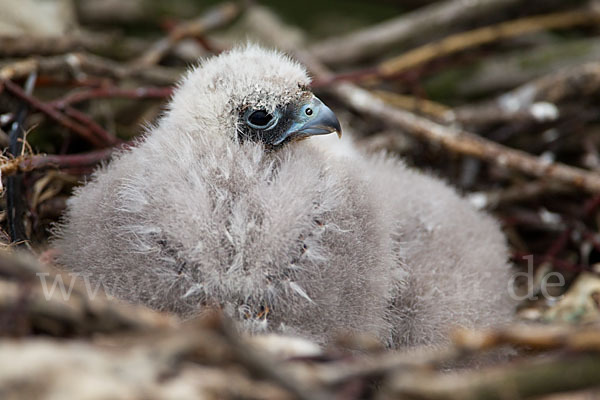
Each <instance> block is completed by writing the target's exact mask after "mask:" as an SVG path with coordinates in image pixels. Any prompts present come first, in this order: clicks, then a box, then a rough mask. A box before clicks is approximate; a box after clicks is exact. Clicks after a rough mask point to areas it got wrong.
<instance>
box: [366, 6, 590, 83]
mask: <svg viewBox="0 0 600 400" xmlns="http://www.w3.org/2000/svg"><path fill="white" fill-rule="evenodd" d="M598 21H600V14H598V13H597V12H594V11H593V10H591V9H583V10H576V11H565V12H558V13H553V14H547V15H537V16H534V17H527V18H521V19H517V20H514V21H508V22H502V23H500V24H497V25H491V26H485V27H483V28H478V29H474V30H472V31H468V32H461V33H457V34H454V35H450V36H448V37H446V38H444V39H443V40H440V41H439V42H434V43H429V44H426V45H424V46H421V47H418V48H416V49H414V50H410V51H408V52H406V53H403V54H402V55H400V56H397V57H394V58H392V59H389V60H386V61H384V62H382V63H381V64H379V65H378V66H377V68H376V72H375V73H376V74H377V75H378V76H379V77H384V78H385V77H389V76H394V75H397V74H399V73H402V72H404V71H406V70H408V69H411V68H415V67H417V66H419V65H422V64H425V63H427V62H429V61H431V60H433V59H435V58H440V57H444V56H448V55H450V54H453V53H456V52H459V51H464V50H467V49H469V48H472V47H476V46H481V45H483V44H487V43H491V42H496V41H499V40H502V39H509V38H513V37H516V36H522V35H525V34H528V33H533V32H539V31H542V30H549V29H559V28H568V27H572V26H577V25H588V24H595V23H597V22H598Z"/></svg>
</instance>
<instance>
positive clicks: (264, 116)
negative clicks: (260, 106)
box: [248, 110, 273, 128]
mask: <svg viewBox="0 0 600 400" xmlns="http://www.w3.org/2000/svg"><path fill="white" fill-rule="evenodd" d="M272 119H273V116H272V115H271V114H269V113H267V112H266V111H265V110H257V111H254V112H253V113H252V114H250V115H249V116H248V122H249V123H250V125H253V126H255V127H257V128H263V127H265V126H267V125H269V122H271V120H272Z"/></svg>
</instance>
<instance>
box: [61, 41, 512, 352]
mask: <svg viewBox="0 0 600 400" xmlns="http://www.w3.org/2000/svg"><path fill="white" fill-rule="evenodd" d="M309 84H310V79H309V78H308V75H307V73H306V71H305V69H304V68H303V67H302V66H301V65H299V64H298V63H296V62H295V61H292V60H291V59H290V58H288V57H286V56H285V55H282V54H281V53H278V52H275V51H270V50H265V49H263V48H260V47H258V46H255V45H247V46H244V47H239V48H236V49H233V50H231V51H229V52H226V53H223V54H221V55H219V56H217V57H214V58H211V59H209V60H206V61H204V62H202V63H201V64H200V65H199V66H198V67H196V68H194V69H192V70H191V71H190V72H189V73H188V74H187V75H186V76H185V77H184V78H183V79H182V80H181V82H180V84H179V85H178V87H177V89H176V91H175V94H174V95H173V98H172V99H171V101H170V103H169V106H168V110H167V111H166V112H165V114H164V115H163V116H162V118H161V119H160V120H159V122H158V124H157V125H156V126H154V127H151V128H149V130H148V132H147V134H146V135H145V136H144V138H143V139H141V140H140V141H139V143H138V144H137V145H136V146H135V147H133V148H131V149H129V150H124V151H122V152H121V153H120V154H118V155H116V156H115V157H114V158H113V160H112V162H111V163H110V164H109V165H108V166H104V167H102V168H101V169H99V170H98V171H96V173H95V174H94V175H93V177H92V179H91V180H90V182H88V183H87V184H86V185H85V186H83V187H81V188H79V189H78V190H76V192H75V194H74V196H73V197H72V198H71V199H70V200H69V203H68V210H67V213H66V215H65V218H64V221H63V222H62V224H61V225H60V226H59V227H58V228H57V230H56V238H55V240H54V245H55V246H56V247H57V248H58V250H59V252H58V253H59V256H58V260H57V261H58V263H59V264H61V265H63V266H64V267H65V268H67V269H69V270H71V271H74V272H77V273H79V274H82V275H87V276H88V277H89V279H90V280H91V281H92V282H93V283H96V284H97V285H98V284H101V285H103V287H104V289H105V290H106V291H107V292H108V293H109V294H111V295H114V296H116V297H119V298H122V299H125V300H128V301H131V302H135V303H143V304H146V305H148V306H150V307H152V308H155V309H157V310H164V311H170V312H174V313H177V314H179V315H182V316H183V317H191V316H194V315H197V314H198V313H200V312H201V311H202V310H203V309H205V307H207V306H212V305H216V306H219V307H221V308H222V309H223V310H224V311H225V312H226V313H227V314H228V315H230V316H231V317H233V318H234V319H235V320H237V321H238V322H239V326H240V327H241V329H243V330H245V331H248V332H254V333H257V332H276V333H282V334H292V335H298V336H302V337H305V338H308V339H312V340H315V341H317V342H318V343H326V342H327V341H328V340H330V339H331V338H332V337H334V336H335V335H336V334H339V333H348V332H360V333H368V334H372V335H374V336H376V337H377V338H379V339H380V340H381V341H382V342H384V343H385V344H387V345H389V346H391V347H400V346H409V345H415V344H429V345H435V344H440V343H443V342H444V341H446V340H447V331H448V329H449V328H450V327H452V326H456V325H459V326H480V327H481V326H487V325H490V324H492V323H498V322H503V321H506V320H508V319H509V317H510V315H511V312H512V307H511V303H510V301H509V300H508V293H507V290H506V285H507V282H508V274H509V269H508V264H507V249H506V245H505V240H504V238H503V236H502V234H501V232H500V230H499V228H498V226H497V224H496V223H495V222H494V221H493V219H492V218H490V217H489V216H487V215H485V214H483V213H481V212H478V211H476V210H474V209H473V208H472V207H471V206H470V205H469V203H468V202H466V201H465V200H464V199H462V198H461V197H459V196H458V195H457V194H456V192H455V191H454V190H452V189H451V188H450V187H448V186H447V185H445V184H444V183H442V182H441V181H439V180H437V179H434V178H432V177H429V176H426V175H424V174H422V173H419V172H417V171H413V170H410V169H408V168H407V167H405V166H404V164H402V162H401V161H399V160H397V159H395V158H392V157H388V156H385V155H377V156H366V155H362V154H361V153H360V152H358V151H357V152H352V155H351V156H347V157H340V156H333V155H332V154H331V153H330V152H328V151H324V149H323V145H322V144H315V143H311V141H310V140H301V139H305V138H307V137H310V136H314V135H322V134H328V133H333V132H338V133H339V132H340V125H339V122H338V120H337V119H336V117H335V115H334V114H333V112H332V111H331V110H330V109H329V108H328V107H327V106H326V105H324V104H323V103H322V102H321V101H320V100H319V99H318V98H317V97H315V96H314V95H313V94H312V93H311V92H310V91H309V89H308V85H309Z"/></svg>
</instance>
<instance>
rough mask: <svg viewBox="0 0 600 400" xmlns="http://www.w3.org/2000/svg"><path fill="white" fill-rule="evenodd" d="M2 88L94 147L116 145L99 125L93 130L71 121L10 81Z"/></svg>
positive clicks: (116, 140)
mask: <svg viewBox="0 0 600 400" xmlns="http://www.w3.org/2000/svg"><path fill="white" fill-rule="evenodd" d="M4 86H5V87H6V89H7V90H8V91H9V92H11V93H12V94H14V95H15V96H16V97H18V98H19V99H21V100H23V101H25V102H26V103H27V104H29V105H30V106H31V107H32V108H33V109H35V110H38V111H41V112H43V113H44V114H46V115H47V116H48V117H50V118H52V119H53V120H54V121H56V122H58V123H59V124H61V125H62V126H64V127H66V128H68V129H70V130H72V131H73V132H75V133H77V134H78V135H79V136H81V137H82V138H84V139H86V140H87V141H89V142H90V143H92V144H93V145H94V146H96V147H106V146H112V145H114V144H116V143H118V139H117V138H115V137H114V135H111V134H110V133H108V132H106V131H105V130H104V129H102V128H101V127H100V126H99V125H96V126H95V127H94V129H90V128H89V127H86V126H84V125H81V124H80V123H78V122H75V121H73V120H72V119H70V118H69V117H67V116H66V115H64V114H63V113H61V112H60V111H58V110H57V109H55V108H54V107H52V106H50V105H48V104H45V103H42V102H41V101H39V100H38V99H36V98H35V97H33V96H31V95H28V94H27V93H25V92H24V91H23V90H22V89H21V88H20V87H19V86H18V85H16V84H15V83H13V82H11V81H10V80H5V81H4Z"/></svg>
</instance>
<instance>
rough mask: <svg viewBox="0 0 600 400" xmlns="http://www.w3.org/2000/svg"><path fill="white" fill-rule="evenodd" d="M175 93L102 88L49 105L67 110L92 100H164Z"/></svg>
mask: <svg viewBox="0 0 600 400" xmlns="http://www.w3.org/2000/svg"><path fill="white" fill-rule="evenodd" d="M172 93H173V88H172V87H170V86H169V87H139V88H135V89H125V88H120V87H115V86H112V87H102V88H98V89H89V90H85V91H79V92H75V93H70V94H67V95H66V96H64V97H61V98H60V99H57V100H54V101H51V102H50V103H49V104H50V105H51V106H53V107H56V108H60V109H62V108H65V107H66V106H69V105H74V104H77V103H81V102H84V101H87V100H90V99H103V98H125V99H163V98H165V97H168V96H170V95H171V94H172Z"/></svg>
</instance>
